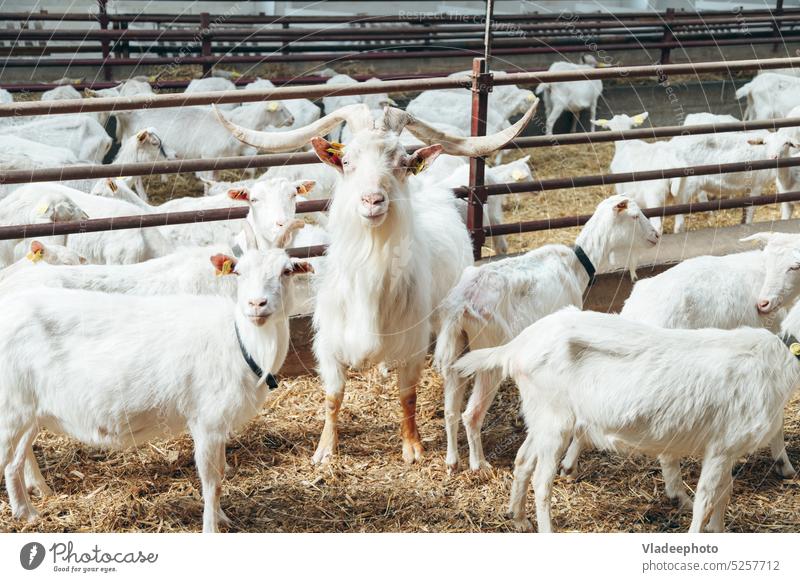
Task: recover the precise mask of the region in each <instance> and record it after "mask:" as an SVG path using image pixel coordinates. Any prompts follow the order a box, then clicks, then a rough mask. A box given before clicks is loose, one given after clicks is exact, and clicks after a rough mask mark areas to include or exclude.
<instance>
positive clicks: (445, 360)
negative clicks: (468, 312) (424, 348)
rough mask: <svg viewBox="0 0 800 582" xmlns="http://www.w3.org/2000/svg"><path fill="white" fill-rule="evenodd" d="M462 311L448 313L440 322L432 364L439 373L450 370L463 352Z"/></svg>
mask: <svg viewBox="0 0 800 582" xmlns="http://www.w3.org/2000/svg"><path fill="white" fill-rule="evenodd" d="M463 321H464V310H463V309H458V310H453V311H449V312H448V313H447V315H446V316H445V318H444V321H443V322H442V328H441V329H440V330H439V335H437V336H436V349H435V350H434V352H433V363H434V366H436V369H438V370H439V371H440V372H444V371H445V370H447V369H449V368H451V367H452V366H453V363H455V361H456V360H457V359H458V356H459V355H460V354H461V352H462V351H463V350H464V344H465V342H464V341H463V338H464V325H463Z"/></svg>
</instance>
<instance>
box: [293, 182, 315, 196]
mask: <svg viewBox="0 0 800 582" xmlns="http://www.w3.org/2000/svg"><path fill="white" fill-rule="evenodd" d="M316 185H317V183H316V182H315V181H314V180H304V181H302V182H299V183H297V185H296V186H295V190H297V193H298V194H308V193H309V192H311V191H312V190H313V189H314V186H316Z"/></svg>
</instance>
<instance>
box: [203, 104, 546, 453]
mask: <svg viewBox="0 0 800 582" xmlns="http://www.w3.org/2000/svg"><path fill="white" fill-rule="evenodd" d="M537 105H538V101H536V102H533V103H532V104H531V107H530V109H529V110H528V111H527V112H526V113H525V115H524V116H523V117H522V118H521V119H520V120H519V121H518V122H517V123H515V124H514V125H513V126H511V127H509V128H507V129H505V130H503V131H501V132H499V133H496V134H493V135H488V136H483V137H460V136H453V135H449V134H447V133H444V132H442V131H439V130H438V129H436V128H434V127H432V126H430V125H428V124H427V123H424V122H422V121H420V120H418V119H416V118H415V117H413V116H412V115H410V114H408V113H407V112H405V111H403V110H401V109H397V108H394V107H387V108H386V109H384V111H383V112H380V113H379V114H378V115H377V116H376V117H377V118H373V113H372V112H370V110H369V109H368V108H367V107H366V106H365V105H363V104H357V105H350V106H347V107H343V108H341V109H339V110H337V111H334V112H332V113H330V114H328V115H326V116H325V117H322V118H321V119H319V120H317V121H315V122H314V123H311V124H309V125H307V126H305V127H301V128H298V129H294V130H291V131H286V132H280V133H272V132H261V131H253V130H250V129H246V128H243V127H240V126H237V125H235V124H233V123H231V122H230V121H228V120H227V119H225V117H223V116H222V114H221V113H220V112H219V111H217V116H218V117H219V119H220V121H221V122H222V124H223V125H224V126H225V127H226V128H228V130H229V131H230V132H231V133H232V134H233V135H234V137H236V138H237V139H239V140H240V141H243V142H244V143H247V144H249V145H251V146H253V147H256V148H258V149H259V150H262V151H267V152H284V151H291V150H295V149H297V148H299V147H302V146H304V145H305V144H307V143H309V142H310V143H311V145H312V146H313V148H314V151H315V152H316V154H317V156H318V157H319V158H320V160H322V162H324V163H326V164H328V165H330V166H332V167H333V168H335V169H336V170H337V171H339V172H340V173H341V174H342V179H341V181H340V182H339V184H338V186H337V187H336V190H335V191H334V195H333V200H332V203H331V207H330V220H329V229H330V231H331V232H330V237H331V243H330V246H329V247H328V250H327V253H326V257H327V259H326V264H325V267H324V268H323V269H322V273H320V274H319V279H320V280H319V282H318V289H319V292H318V294H317V300H316V301H317V302H316V308H315V312H314V326H315V329H316V336H315V338H314V353H315V355H316V358H317V362H318V364H319V373H320V376H321V378H322V382H323V384H324V387H325V394H326V407H325V426H324V428H323V430H322V437H321V438H320V441H319V445H318V447H317V450H316V452H315V453H314V457H313V462H314V463H315V464H321V463H325V462H327V461H329V460H330V459H331V457H332V456H333V454H334V451H335V450H336V448H337V445H338V428H337V424H338V415H339V410H340V407H341V404H342V399H343V398H344V384H345V373H346V370H347V368H348V367H349V368H362V367H364V366H366V365H368V364H376V363H379V362H385V363H387V364H388V365H389V366H390V367H392V368H393V369H396V371H397V381H398V392H399V396H400V403H401V406H402V413H403V416H402V424H401V434H402V439H403V459H404V460H405V461H406V462H409V463H413V462H414V461H416V460H419V459H420V458H421V456H422V442H421V440H420V436H419V432H418V430H417V423H416V400H417V385H418V384H419V381H420V377H421V374H422V368H423V366H424V363H425V357H426V354H427V351H428V347H429V345H430V339H431V334H432V333H436V332H438V330H439V326H440V323H439V318H438V314H437V306H438V305H439V303H440V302H441V300H442V298H443V297H444V296H445V294H446V293H447V292H448V291H449V290H450V288H451V287H452V286H453V285H454V284H455V283H456V281H458V279H459V277H460V275H461V272H462V271H463V270H464V269H465V268H466V267H468V266H470V265H472V262H473V260H472V246H471V244H470V239H469V235H468V233H467V231H466V229H465V228H464V224H463V222H462V221H461V218H460V215H459V212H458V210H457V208H456V205H455V201H454V198H453V194H452V192H451V191H450V190H448V189H444V188H441V187H436V186H429V185H425V186H423V185H422V184H421V183H420V182H419V181H417V180H416V178H414V176H415V175H416V174H418V173H420V172H421V171H424V170H425V168H427V167H429V166H430V165H431V164H432V163H433V162H434V160H435V159H436V157H437V156H439V155H440V154H441V153H446V154H451V155H457V156H473V157H477V156H485V155H488V154H490V153H492V152H494V151H496V150H497V149H499V148H501V147H502V146H504V145H505V144H507V143H508V142H509V141H511V140H512V139H514V138H515V137H516V136H517V135H519V133H520V132H521V131H522V130H523V129H524V128H525V126H526V125H527V124H528V122H529V121H530V120H531V118H532V117H533V115H534V113H535V111H536V106H537ZM342 123H348V124H349V126H350V129H351V131H352V138H351V140H350V142H349V143H347V144H346V145H344V144H339V143H336V142H329V141H327V140H325V139H324V138H322V137H320V136H321V135H324V134H326V133H328V132H329V131H331V129H333V128H334V127H336V126H338V125H340V124H342ZM403 129H407V130H408V131H409V132H411V133H412V134H413V135H415V136H416V137H417V138H419V139H420V140H422V141H423V142H424V143H426V144H429V145H427V146H425V147H422V148H420V149H418V150H416V151H415V152H413V153H411V154H407V153H406V151H405V149H404V148H403V147H402V145H401V144H400V140H399V134H400V133H401V132H402V131H403Z"/></svg>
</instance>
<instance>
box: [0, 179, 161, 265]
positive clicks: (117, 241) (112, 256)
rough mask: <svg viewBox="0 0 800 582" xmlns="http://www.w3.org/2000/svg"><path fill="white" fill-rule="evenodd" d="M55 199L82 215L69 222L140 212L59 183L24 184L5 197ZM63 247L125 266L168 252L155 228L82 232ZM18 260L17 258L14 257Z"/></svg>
mask: <svg viewBox="0 0 800 582" xmlns="http://www.w3.org/2000/svg"><path fill="white" fill-rule="evenodd" d="M43 192H44V193H47V194H49V195H53V196H54V197H57V198H62V199H63V198H67V199H69V200H71V201H72V202H73V203H74V204H75V205H77V207H79V208H80V209H81V210H82V211H83V212H85V215H83V216H82V217H78V218H73V219H72V220H83V219H85V218H86V215H88V217H89V218H102V217H107V216H134V215H138V214H141V209H140V208H139V207H138V206H136V205H134V204H129V203H127V202H124V201H122V200H114V199H111V198H104V197H102V196H93V195H91V194H87V193H85V192H81V191H79V190H75V189H73V188H69V187H67V186H62V185H61V184H55V183H50V182H40V183H35V184H25V185H24V186H21V187H20V188H17V189H16V190H14V192H13V193H12V194H11V195H10V196H8V197H7V198H6V199H5V200H3V201H2V202H0V204H5V203H6V202H7V201H9V199H12V198H14V199H17V200H31V201H33V200H36V198H37V196H39V195H41V194H42V193H43ZM66 246H67V247H69V248H71V249H72V250H74V251H76V252H77V253H79V254H80V255H82V256H84V257H86V259H87V260H88V261H89V262H90V263H100V264H103V263H105V264H115V263H116V264H129V263H138V262H140V261H146V260H147V259H151V258H153V257H159V256H162V255H164V254H166V253H167V252H169V251H170V250H171V246H170V245H168V244H167V241H166V239H165V238H164V236H163V235H162V234H161V233H160V232H159V229H157V228H142V229H126V230H116V231H100V232H84V233H80V234H74V235H69V236H68V237H67V242H66ZM17 258H18V257H17Z"/></svg>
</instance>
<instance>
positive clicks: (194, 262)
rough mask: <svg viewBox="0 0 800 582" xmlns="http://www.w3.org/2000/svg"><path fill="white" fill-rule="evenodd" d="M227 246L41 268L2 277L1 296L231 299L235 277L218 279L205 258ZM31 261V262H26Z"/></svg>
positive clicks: (183, 249) (225, 250)
mask: <svg viewBox="0 0 800 582" xmlns="http://www.w3.org/2000/svg"><path fill="white" fill-rule="evenodd" d="M218 253H221V254H227V255H230V254H231V249H230V247H227V246H217V247H197V248H182V249H178V250H176V251H175V252H173V253H171V254H169V255H166V256H164V257H158V258H155V259H150V260H149V261H144V262H141V263H135V264H132V265H80V266H71V265H41V266H38V265H37V268H35V269H31V268H28V269H23V270H20V271H18V272H16V273H14V275H13V276H10V277H5V278H3V279H2V280H1V281H2V282H1V283H0V293H8V292H10V291H12V290H14V289H30V288H33V287H62V288H65V289H84V290H87V291H102V292H105V293H124V294H128V295H173V294H182V293H189V294H191V295H224V296H226V297H230V298H231V299H234V298H235V296H236V278H235V277H219V276H217V275H215V274H214V271H213V270H212V269H210V268H209V263H208V258H209V257H211V256H212V255H215V254H218ZM28 262H30V261H28Z"/></svg>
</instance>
